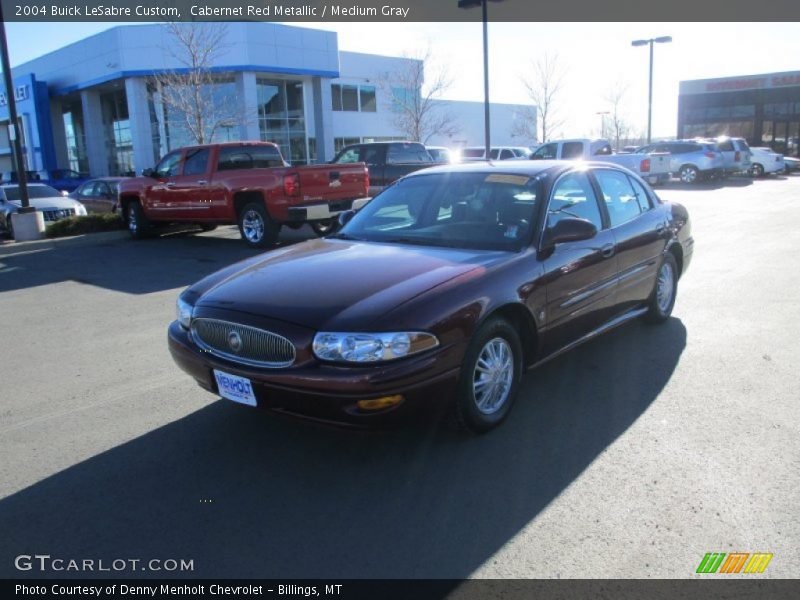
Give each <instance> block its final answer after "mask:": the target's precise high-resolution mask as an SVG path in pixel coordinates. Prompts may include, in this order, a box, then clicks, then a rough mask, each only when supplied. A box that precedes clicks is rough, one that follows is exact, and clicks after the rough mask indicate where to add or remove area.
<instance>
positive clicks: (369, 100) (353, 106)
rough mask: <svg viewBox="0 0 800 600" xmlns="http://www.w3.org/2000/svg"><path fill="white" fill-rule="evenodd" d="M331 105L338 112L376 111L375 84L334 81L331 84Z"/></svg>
mask: <svg viewBox="0 0 800 600" xmlns="http://www.w3.org/2000/svg"><path fill="white" fill-rule="evenodd" d="M331 105H332V107H333V110H335V111H337V112H340V111H346V112H359V111H360V112H376V111H377V108H378V105H377V102H376V101H375V86H374V85H362V86H358V85H351V84H339V83H334V84H332V85H331Z"/></svg>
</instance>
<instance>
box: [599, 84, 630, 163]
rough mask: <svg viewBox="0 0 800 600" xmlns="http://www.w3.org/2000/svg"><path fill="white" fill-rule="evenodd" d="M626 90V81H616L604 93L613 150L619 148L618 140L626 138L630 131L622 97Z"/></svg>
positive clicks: (623, 97)
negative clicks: (607, 107)
mask: <svg viewBox="0 0 800 600" xmlns="http://www.w3.org/2000/svg"><path fill="white" fill-rule="evenodd" d="M627 91H628V84H627V83H624V82H617V83H614V84H613V85H612V86H611V87H610V88H609V89H608V91H607V92H606V95H605V101H606V102H607V103H608V106H609V112H608V120H609V125H610V127H611V135H612V138H613V140H612V141H613V142H614V149H615V150H619V148H620V141H624V140H625V139H626V138H628V137H629V135H630V133H631V131H632V127H631V124H630V123H629V122H628V120H627V118H626V116H625V115H626V112H627V110H626V107H625V104H624V99H625V93H626V92H627Z"/></svg>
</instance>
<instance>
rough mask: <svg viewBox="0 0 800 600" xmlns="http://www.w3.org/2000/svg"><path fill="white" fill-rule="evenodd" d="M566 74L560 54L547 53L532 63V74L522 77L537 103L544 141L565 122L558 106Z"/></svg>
mask: <svg viewBox="0 0 800 600" xmlns="http://www.w3.org/2000/svg"><path fill="white" fill-rule="evenodd" d="M564 75H565V70H564V69H563V68H562V66H561V63H559V61H558V55H557V54H552V55H551V54H548V53H545V54H544V55H543V56H542V57H540V58H539V60H537V61H535V62H534V63H533V64H532V65H531V73H530V75H527V76H522V77H521V78H520V79H521V81H522V85H523V86H525V91H526V92H527V93H528V96H529V97H530V99H531V100H533V103H534V104H536V109H537V111H538V113H539V123H540V132H541V141H542V143H544V142H546V141H547V140H549V139H550V138H551V137H552V135H553V133H554V132H555V131H556V130H557V129H558V128H559V127H561V126H562V125H563V124H564V119H563V118H562V117H561V116H560V115H559V113H558V108H557V103H558V99H559V96H560V92H561V89H562V87H563V84H564Z"/></svg>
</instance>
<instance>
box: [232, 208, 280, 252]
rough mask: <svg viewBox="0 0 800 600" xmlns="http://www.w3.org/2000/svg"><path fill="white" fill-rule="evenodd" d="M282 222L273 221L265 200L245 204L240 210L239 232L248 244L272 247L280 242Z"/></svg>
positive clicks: (257, 246)
mask: <svg viewBox="0 0 800 600" xmlns="http://www.w3.org/2000/svg"><path fill="white" fill-rule="evenodd" d="M280 231H281V225H280V223H276V222H275V221H273V220H272V219H271V218H270V216H269V214H267V209H266V208H265V207H264V203H263V202H251V203H249V204H245V205H244V206H243V207H242V210H240V211H239V233H240V234H241V235H242V239H243V240H244V242H245V243H246V244H247V245H248V246H252V247H253V248H271V247H272V246H274V245H275V244H276V243H277V242H278V234H279V233H280Z"/></svg>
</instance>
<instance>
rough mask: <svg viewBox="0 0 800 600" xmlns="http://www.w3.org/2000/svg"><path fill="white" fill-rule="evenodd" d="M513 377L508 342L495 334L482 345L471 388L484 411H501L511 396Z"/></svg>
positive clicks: (477, 404)
mask: <svg viewBox="0 0 800 600" xmlns="http://www.w3.org/2000/svg"><path fill="white" fill-rule="evenodd" d="M513 381H514V358H513V354H512V351H511V346H509V344H508V342H507V341H506V340H505V339H503V338H501V337H496V338H493V339H491V340H489V341H488V342H486V344H485V345H484V346H483V348H482V349H481V351H480V354H478V360H477V361H475V370H474V372H473V376H472V392H473V396H474V398H475V405H476V407H477V409H478V410H479V411H480V412H481V413H483V414H484V415H491V414H494V413H496V412H497V411H499V410H500V409H501V408H502V407H503V405H504V404H505V403H506V401H507V400H508V396H509V392H510V391H511V384H512V383H513Z"/></svg>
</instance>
